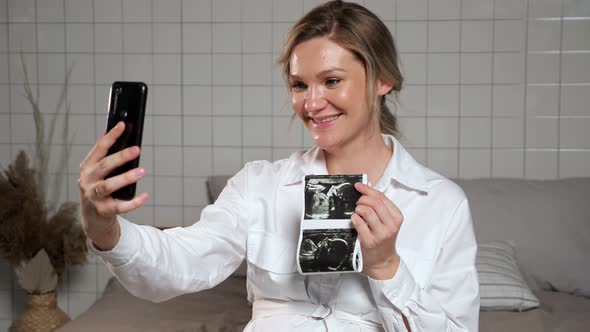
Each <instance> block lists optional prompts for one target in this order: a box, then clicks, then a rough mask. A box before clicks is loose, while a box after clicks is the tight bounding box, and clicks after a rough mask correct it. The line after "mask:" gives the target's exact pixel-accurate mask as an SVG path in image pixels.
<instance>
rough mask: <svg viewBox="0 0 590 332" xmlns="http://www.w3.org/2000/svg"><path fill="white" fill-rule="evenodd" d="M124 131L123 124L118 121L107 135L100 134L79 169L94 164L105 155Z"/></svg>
mask: <svg viewBox="0 0 590 332" xmlns="http://www.w3.org/2000/svg"><path fill="white" fill-rule="evenodd" d="M124 130H125V123H124V122H122V121H120V122H119V123H117V125H115V126H114V127H113V129H111V130H110V131H109V132H108V133H106V134H102V135H101V136H100V137H99V139H98V140H97V141H96V144H94V146H93V147H92V149H90V152H88V155H86V157H85V158H84V160H82V162H81V163H80V168H84V167H85V166H87V165H91V164H95V163H97V162H99V161H100V160H101V159H102V158H104V157H105V156H106V155H107V152H108V151H109V148H110V147H111V146H112V145H113V144H114V143H115V141H116V140H117V138H119V136H121V134H122V133H123V131H124Z"/></svg>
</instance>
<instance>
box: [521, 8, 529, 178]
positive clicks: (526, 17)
mask: <svg viewBox="0 0 590 332" xmlns="http://www.w3.org/2000/svg"><path fill="white" fill-rule="evenodd" d="M529 15H530V1H529V0H526V7H525V13H524V23H525V28H524V29H525V31H524V33H525V38H524V64H523V66H524V79H523V80H524V91H523V113H524V119H523V121H522V127H523V128H522V133H523V147H522V148H523V149H522V151H523V153H522V177H523V178H525V179H526V178H527V171H526V170H527V141H528V140H527V126H528V120H529V119H528V109H527V108H528V90H529V85H528V70H527V66H528V58H529V22H530V18H529Z"/></svg>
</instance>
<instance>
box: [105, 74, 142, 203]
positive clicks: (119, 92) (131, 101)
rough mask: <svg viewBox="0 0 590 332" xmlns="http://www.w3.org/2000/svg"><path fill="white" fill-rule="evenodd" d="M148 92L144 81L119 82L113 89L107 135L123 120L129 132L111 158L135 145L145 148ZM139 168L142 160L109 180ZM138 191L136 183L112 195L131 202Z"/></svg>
mask: <svg viewBox="0 0 590 332" xmlns="http://www.w3.org/2000/svg"><path fill="white" fill-rule="evenodd" d="M147 93H148V88H147V85H146V84H145V83H143V82H123V81H118V82H114V83H113V85H112V86H111V92H110V96H109V116H108V119H107V132H108V131H109V130H111V129H112V128H113V127H114V126H116V125H117V123H118V122H119V121H123V122H125V131H124V132H123V134H121V136H119V138H118V139H117V141H116V142H115V143H114V144H113V146H111V148H110V149H109V151H108V153H107V155H110V154H113V153H115V152H118V151H121V150H123V149H126V148H128V147H131V146H135V145H137V146H139V147H141V136H142V133H143V119H144V117H145V106H146V101H147ZM138 166H139V157H137V158H136V159H134V160H132V161H129V162H127V163H126V164H124V165H122V166H120V167H118V168H116V169H115V170H114V171H112V172H111V173H110V174H109V175H107V176H106V178H110V177H113V176H116V175H119V174H123V173H125V172H127V171H130V170H132V169H134V168H136V167H138ZM135 189H136V183H133V184H130V185H127V186H125V187H123V188H121V189H119V190H117V191H115V192H113V193H112V194H111V196H112V197H113V198H116V199H122V200H127V201H128V200H131V199H132V198H133V197H135Z"/></svg>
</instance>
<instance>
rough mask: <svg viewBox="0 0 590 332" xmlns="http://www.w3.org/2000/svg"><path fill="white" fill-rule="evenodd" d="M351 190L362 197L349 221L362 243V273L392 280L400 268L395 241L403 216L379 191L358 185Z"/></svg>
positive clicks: (374, 277)
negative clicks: (356, 191) (354, 190)
mask: <svg viewBox="0 0 590 332" xmlns="http://www.w3.org/2000/svg"><path fill="white" fill-rule="evenodd" d="M354 187H355V188H356V190H358V191H359V192H360V193H361V194H362V196H361V198H360V199H359V200H358V202H357V206H356V209H355V213H354V214H353V215H352V217H351V219H352V223H353V224H354V227H355V228H356V231H357V233H358V237H359V241H360V243H361V248H362V251H363V260H364V263H363V265H364V270H365V271H366V272H367V275H368V276H369V277H371V278H372V279H377V280H385V279H391V278H393V276H394V275H395V273H396V272H397V269H398V267H399V262H400V258H399V255H398V254H397V251H396V250H395V242H396V240H397V234H398V232H399V229H400V227H401V225H402V222H403V221H404V216H403V215H402V213H401V211H400V210H399V209H398V207H397V206H395V204H393V202H392V201H391V200H389V198H387V196H385V195H384V194H383V193H382V192H380V191H378V190H376V189H374V188H371V187H369V186H368V185H365V184H362V183H360V182H357V183H356V184H355V185H354Z"/></svg>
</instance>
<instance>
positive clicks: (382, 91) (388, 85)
mask: <svg viewBox="0 0 590 332" xmlns="http://www.w3.org/2000/svg"><path fill="white" fill-rule="evenodd" d="M394 87H395V83H394V82H386V81H383V80H377V94H378V95H379V96H385V95H386V94H388V93H389V91H391V89H393V88H394Z"/></svg>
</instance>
